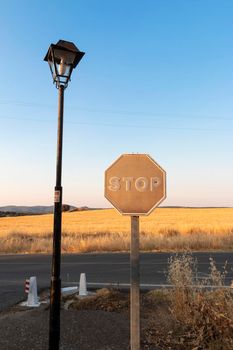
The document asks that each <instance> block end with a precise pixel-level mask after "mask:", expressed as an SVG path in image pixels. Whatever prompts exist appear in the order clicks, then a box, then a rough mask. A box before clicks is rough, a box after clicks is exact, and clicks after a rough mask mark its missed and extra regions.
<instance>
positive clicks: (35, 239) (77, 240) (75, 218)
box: [0, 208, 233, 253]
mask: <svg viewBox="0 0 233 350" xmlns="http://www.w3.org/2000/svg"><path fill="white" fill-rule="evenodd" d="M52 230H53V215H51V214H49V215H38V216H19V217H4V218H0V252H1V253H27V252H35V253H40V252H41V253H42V252H44V253H46V252H50V251H51V248H52ZM140 231H141V234H140V244H141V250H142V251H158V250H159V251H184V250H185V251H187V250H195V251H197V250H229V249H232V248H233V208H211V209H207V208H204V209H203V208H200V209H190V208H158V209H156V210H155V211H154V212H153V213H152V214H151V215H150V216H148V217H141V219H140ZM129 246H130V218H129V217H126V216H121V215H120V214H118V213H117V212H116V210H115V209H106V210H93V211H83V212H72V213H68V212H66V213H63V234H62V251H63V252H94V251H108V252H109V251H127V250H128V249H129Z"/></svg>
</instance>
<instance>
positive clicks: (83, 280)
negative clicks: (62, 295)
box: [79, 273, 88, 296]
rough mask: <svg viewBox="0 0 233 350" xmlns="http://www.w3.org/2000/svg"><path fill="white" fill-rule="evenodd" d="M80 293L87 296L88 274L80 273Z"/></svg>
mask: <svg viewBox="0 0 233 350" xmlns="http://www.w3.org/2000/svg"><path fill="white" fill-rule="evenodd" d="M79 295H80V296H87V295H88V293H87V281H86V274H85V273H81V274H80V280H79Z"/></svg>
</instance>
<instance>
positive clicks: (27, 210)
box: [0, 205, 53, 214]
mask: <svg viewBox="0 0 233 350" xmlns="http://www.w3.org/2000/svg"><path fill="white" fill-rule="evenodd" d="M0 211H1V212H12V213H19V214H47V213H52V212H53V206H43V205H36V206H32V207H30V206H28V207H27V206H18V205H7V206H4V207H0Z"/></svg>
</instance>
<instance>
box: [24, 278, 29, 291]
mask: <svg viewBox="0 0 233 350" xmlns="http://www.w3.org/2000/svg"><path fill="white" fill-rule="evenodd" d="M29 288H30V280H29V279H26V280H25V293H27V294H28V293H29Z"/></svg>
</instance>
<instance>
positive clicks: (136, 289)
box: [130, 216, 140, 350]
mask: <svg viewBox="0 0 233 350" xmlns="http://www.w3.org/2000/svg"><path fill="white" fill-rule="evenodd" d="M130 343H131V349H132V350H134V349H135V350H136V349H140V272H139V216H131V249H130Z"/></svg>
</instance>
